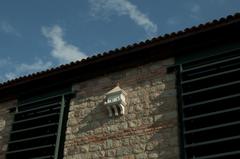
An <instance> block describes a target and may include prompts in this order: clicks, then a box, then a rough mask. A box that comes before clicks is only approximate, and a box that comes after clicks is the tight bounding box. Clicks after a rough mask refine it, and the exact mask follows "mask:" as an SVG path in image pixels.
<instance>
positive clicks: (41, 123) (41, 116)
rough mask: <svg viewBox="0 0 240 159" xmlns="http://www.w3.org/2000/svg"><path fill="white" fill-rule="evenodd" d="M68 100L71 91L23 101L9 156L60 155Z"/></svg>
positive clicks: (54, 158) (51, 158) (46, 158)
mask: <svg viewBox="0 0 240 159" xmlns="http://www.w3.org/2000/svg"><path fill="white" fill-rule="evenodd" d="M68 102H69V93H66V94H60V95H55V96H48V97H44V98H37V99H35V100H31V101H28V102H24V103H21V104H19V105H18V106H17V108H16V113H15V115H14V122H13V124H12V130H11V134H10V140H9V143H8V151H7V154H6V158H7V159H16V158H23V159H30V158H31V159H58V158H60V156H61V153H62V152H59V151H60V149H61V148H62V145H61V144H63V143H61V142H62V141H63V140H62V139H63V138H64V136H62V133H63V132H64V127H65V125H64V124H65V122H66V119H65V118H66V115H67V111H68ZM59 155H60V156H59Z"/></svg>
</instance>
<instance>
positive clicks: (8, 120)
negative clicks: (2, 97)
mask: <svg viewBox="0 0 240 159" xmlns="http://www.w3.org/2000/svg"><path fill="white" fill-rule="evenodd" d="M16 104H17V102H16V101H8V102H4V103H0V159H4V158H5V153H6V151H7V143H8V139H9V134H10V130H11V126H12V121H13V117H14V114H13V113H10V112H9V109H10V108H13V107H15V106H16Z"/></svg>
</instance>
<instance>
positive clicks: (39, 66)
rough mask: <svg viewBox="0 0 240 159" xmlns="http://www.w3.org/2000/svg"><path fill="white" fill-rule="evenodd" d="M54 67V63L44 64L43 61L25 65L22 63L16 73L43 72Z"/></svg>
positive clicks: (38, 60) (37, 60)
mask: <svg viewBox="0 0 240 159" xmlns="http://www.w3.org/2000/svg"><path fill="white" fill-rule="evenodd" d="M51 66H52V62H50V61H47V62H43V60H41V59H36V60H35V62H34V63H31V64H25V63H22V64H20V65H19V66H17V68H16V71H17V72H19V73H32V72H37V71H42V70H46V69H48V68H50V67H51Z"/></svg>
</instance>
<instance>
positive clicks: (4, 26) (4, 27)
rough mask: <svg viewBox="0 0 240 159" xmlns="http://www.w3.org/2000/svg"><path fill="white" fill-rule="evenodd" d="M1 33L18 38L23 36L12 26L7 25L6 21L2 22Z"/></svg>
mask: <svg viewBox="0 0 240 159" xmlns="http://www.w3.org/2000/svg"><path fill="white" fill-rule="evenodd" d="M0 31H1V32H4V33H6V34H11V35H15V36H18V37H20V36H21V34H20V33H19V32H18V31H17V30H16V29H15V28H14V27H13V26H12V25H11V24H9V23H7V22H6V21H1V22H0Z"/></svg>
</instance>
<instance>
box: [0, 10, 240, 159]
mask: <svg viewBox="0 0 240 159" xmlns="http://www.w3.org/2000/svg"><path fill="white" fill-rule="evenodd" d="M239 28H240V15H239V14H236V15H234V16H228V17H226V18H221V19H220V20H214V21H213V22H210V23H207V24H204V25H203V24H201V25H199V26H197V27H193V28H189V29H185V30H184V31H180V32H177V33H172V34H169V35H165V36H163V37H158V38H153V39H152V40H147V41H145V42H141V43H139V44H133V45H129V46H127V47H123V48H120V49H116V50H112V51H109V52H107V53H103V54H99V55H96V56H93V57H90V58H88V59H85V60H82V61H78V62H75V63H71V64H67V65H63V66H60V67H58V68H54V69H51V70H46V71H43V72H40V73H36V74H32V75H29V76H25V77H21V78H18V79H15V80H11V81H7V82H5V83H2V84H0V114H1V115H0V158H2V159H5V158H7V159H30V158H31V159H33V158H34V159H35V158H36V159H37V158H38V159H60V158H64V159H98V158H106V159H115V158H117V159H160V158H161V159H217V158H219V159H237V158H239V156H240V148H239V147H240V142H239V140H240V136H239V132H240V118H239V113H240V107H239V103H240V101H239V96H240V94H239V93H240V82H239V78H240V77H239V71H240V67H239V66H240V38H239V37H240V36H239V35H240V29H239Z"/></svg>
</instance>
